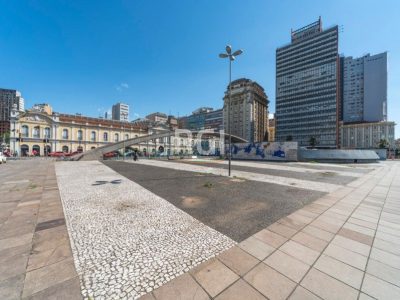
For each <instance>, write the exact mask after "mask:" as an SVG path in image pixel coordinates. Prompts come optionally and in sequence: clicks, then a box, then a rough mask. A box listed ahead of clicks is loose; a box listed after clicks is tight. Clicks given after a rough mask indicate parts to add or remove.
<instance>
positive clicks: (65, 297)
mask: <svg viewBox="0 0 400 300" xmlns="http://www.w3.org/2000/svg"><path fill="white" fill-rule="evenodd" d="M28 299H29V300H44V299H49V300H50V299H57V300H79V299H82V294H81V286H80V282H79V279H78V277H74V278H72V279H69V280H66V281H64V282H61V283H59V284H56V285H52V286H50V287H49V288H47V289H45V290H42V291H40V292H38V293H36V294H33V295H31V296H29V297H26V298H23V300H28Z"/></svg>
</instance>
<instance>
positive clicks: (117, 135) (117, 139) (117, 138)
mask: <svg viewBox="0 0 400 300" xmlns="http://www.w3.org/2000/svg"><path fill="white" fill-rule="evenodd" d="M118 141H119V134H118V133H116V134H114V142H118Z"/></svg>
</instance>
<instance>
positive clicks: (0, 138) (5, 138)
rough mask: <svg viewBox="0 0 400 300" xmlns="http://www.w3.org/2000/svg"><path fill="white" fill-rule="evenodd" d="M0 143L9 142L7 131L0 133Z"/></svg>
mask: <svg viewBox="0 0 400 300" xmlns="http://www.w3.org/2000/svg"><path fill="white" fill-rule="evenodd" d="M0 143H5V144H7V145H9V144H10V132H9V131H8V132H5V133H3V134H2V135H0Z"/></svg>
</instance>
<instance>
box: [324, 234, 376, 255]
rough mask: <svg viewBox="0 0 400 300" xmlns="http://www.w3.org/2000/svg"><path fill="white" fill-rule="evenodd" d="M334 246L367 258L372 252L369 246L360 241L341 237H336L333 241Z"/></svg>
mask: <svg viewBox="0 0 400 300" xmlns="http://www.w3.org/2000/svg"><path fill="white" fill-rule="evenodd" d="M332 244H334V245H337V246H340V247H342V248H345V249H347V250H351V251H353V252H356V253H358V254H361V255H364V256H367V257H368V255H369V252H370V250H371V246H368V245H365V244H363V243H360V242H358V241H355V240H352V239H349V238H346V237H343V236H341V235H337V236H335V238H334V239H333V240H332Z"/></svg>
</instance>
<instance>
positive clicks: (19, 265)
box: [0, 244, 31, 281]
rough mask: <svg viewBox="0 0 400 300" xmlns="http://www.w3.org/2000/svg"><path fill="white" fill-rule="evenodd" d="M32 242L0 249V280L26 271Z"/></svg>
mask: <svg viewBox="0 0 400 300" xmlns="http://www.w3.org/2000/svg"><path fill="white" fill-rule="evenodd" d="M30 250H31V245H30V244H25V245H22V246H18V247H13V248H8V249H4V250H2V251H0V281H1V280H5V279H7V278H10V277H14V276H16V275H20V274H23V273H25V270H26V264H27V262H28V257H29V251H30Z"/></svg>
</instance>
